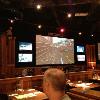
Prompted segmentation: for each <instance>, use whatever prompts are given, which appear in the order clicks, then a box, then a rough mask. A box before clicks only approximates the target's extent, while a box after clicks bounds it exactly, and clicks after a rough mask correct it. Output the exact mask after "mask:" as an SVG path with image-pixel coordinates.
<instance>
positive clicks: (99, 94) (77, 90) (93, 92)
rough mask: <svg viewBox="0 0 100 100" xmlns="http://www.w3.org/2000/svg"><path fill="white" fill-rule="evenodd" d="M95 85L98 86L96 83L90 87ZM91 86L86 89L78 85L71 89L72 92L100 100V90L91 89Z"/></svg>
mask: <svg viewBox="0 0 100 100" xmlns="http://www.w3.org/2000/svg"><path fill="white" fill-rule="evenodd" d="M97 86H98V85H97ZM93 87H96V85H93V86H90V88H93ZM90 88H87V89H84V88H82V87H76V88H73V89H71V90H70V92H71V93H74V94H78V95H81V96H84V97H88V98H89V99H94V100H100V91H96V90H91V89H90Z"/></svg>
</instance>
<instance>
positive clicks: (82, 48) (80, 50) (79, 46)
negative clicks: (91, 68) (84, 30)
mask: <svg viewBox="0 0 100 100" xmlns="http://www.w3.org/2000/svg"><path fill="white" fill-rule="evenodd" d="M77 52H78V53H79V52H82V53H84V52H85V48H84V46H83V45H77Z"/></svg>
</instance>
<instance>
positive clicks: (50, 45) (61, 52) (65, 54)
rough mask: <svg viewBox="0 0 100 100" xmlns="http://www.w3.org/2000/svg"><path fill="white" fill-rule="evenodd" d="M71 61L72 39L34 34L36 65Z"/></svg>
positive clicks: (72, 54)
mask: <svg viewBox="0 0 100 100" xmlns="http://www.w3.org/2000/svg"><path fill="white" fill-rule="evenodd" d="M73 63H74V39H67V38H60V37H50V36H42V35H36V65H48V64H50V65H51V64H73Z"/></svg>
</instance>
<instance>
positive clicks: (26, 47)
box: [19, 42, 32, 50]
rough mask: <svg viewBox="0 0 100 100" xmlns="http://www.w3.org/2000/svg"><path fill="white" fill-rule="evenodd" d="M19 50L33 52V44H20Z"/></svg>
mask: <svg viewBox="0 0 100 100" xmlns="http://www.w3.org/2000/svg"><path fill="white" fill-rule="evenodd" d="M19 50H32V43H31V42H19Z"/></svg>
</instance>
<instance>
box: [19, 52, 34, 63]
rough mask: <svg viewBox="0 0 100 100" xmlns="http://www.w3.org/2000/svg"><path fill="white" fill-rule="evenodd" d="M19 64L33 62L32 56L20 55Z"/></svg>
mask: <svg viewBox="0 0 100 100" xmlns="http://www.w3.org/2000/svg"><path fill="white" fill-rule="evenodd" d="M18 62H32V54H23V53H19V54H18Z"/></svg>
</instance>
